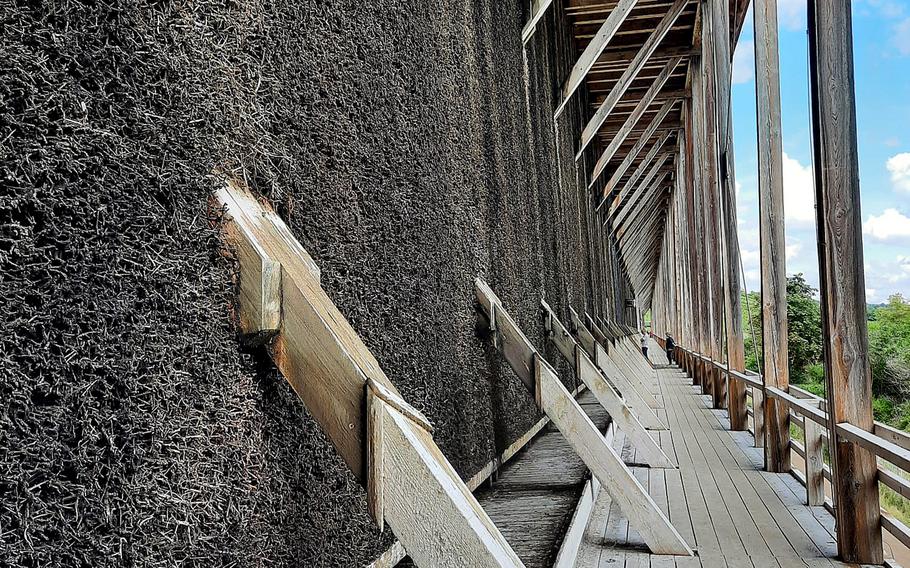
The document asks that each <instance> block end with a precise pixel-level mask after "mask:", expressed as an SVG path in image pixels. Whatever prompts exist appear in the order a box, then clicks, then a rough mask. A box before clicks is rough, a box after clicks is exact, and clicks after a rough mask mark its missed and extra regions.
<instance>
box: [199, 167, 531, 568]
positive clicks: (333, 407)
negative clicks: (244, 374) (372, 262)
mask: <svg viewBox="0 0 910 568" xmlns="http://www.w3.org/2000/svg"><path fill="white" fill-rule="evenodd" d="M214 199H215V201H216V204H217V205H218V206H219V207H222V208H223V209H224V211H225V220H226V222H225V226H224V239H225V242H226V244H227V246H228V247H229V248H230V249H231V250H233V251H235V252H236V256H237V260H238V261H239V280H240V282H239V284H240V290H241V293H240V298H239V302H238V303H239V306H238V307H239V311H240V314H239V315H240V317H239V319H240V325H241V331H242V332H244V333H253V334H261V333H263V332H268V333H269V334H271V339H270V340H269V341H268V342H267V343H268V350H269V353H270V355H271V357H272V359H273V361H274V362H275V365H276V366H277V367H278V370H279V371H281V374H282V375H283V376H284V378H285V379H286V380H287V381H288V383H289V384H290V385H291V387H293V389H294V391H295V392H296V393H297V395H298V396H299V397H300V398H301V400H302V401H303V403H304V405H305V406H306V407H307V410H308V411H309V412H310V414H311V415H312V416H313V417H314V418H315V419H316V421H317V422H318V423H319V425H320V427H321V428H322V430H323V432H325V434H326V435H327V436H328V438H329V439H330V440H331V441H332V444H333V445H334V446H335V449H336V450H337V451H338V454H339V455H340V456H341V458H342V459H343V460H344V461H345V463H346V464H347V465H348V467H349V468H350V469H351V471H352V472H353V473H354V475H355V476H356V477H357V479H358V480H359V481H360V482H361V483H362V484H363V485H365V486H366V489H367V502H368V503H367V505H368V509H369V511H370V513H371V515H372V516H373V518H374V520H375V521H376V523H377V524H378V525H379V527H380V528H383V526H384V524H385V523H388V525H389V526H390V527H391V528H392V530H393V531H394V532H395V535H396V536H397V537H398V538H399V540H400V541H401V543H402V544H403V545H404V548H405V549H406V550H407V552H408V554H410V555H411V557H412V558H414V560H415V561H416V562H417V564H419V565H422V566H456V565H458V566H465V565H467V566H507V567H520V566H523V564H522V562H521V560H519V558H518V557H517V556H516V555H515V553H514V552H513V551H512V549H511V547H510V546H509V544H508V543H507V542H506V540H505V539H504V538H503V536H502V534H500V532H499V531H498V530H497V528H496V527H495V526H494V525H493V522H492V521H491V520H490V518H489V517H488V516H487V514H486V513H485V512H484V510H483V509H482V508H481V507H480V504H479V503H478V502H477V500H476V499H475V498H474V496H473V495H472V494H471V492H470V490H468V488H467V487H466V486H465V484H464V482H462V480H461V478H460V477H459V476H458V473H457V472H456V471H455V469H454V468H453V467H452V465H451V464H450V463H449V462H448V460H446V458H445V456H444V455H443V454H442V452H441V451H440V450H439V448H438V447H437V446H436V443H435V442H434V441H433V438H432V427H431V426H430V423H429V421H428V420H427V419H426V418H425V417H424V416H423V415H422V414H421V413H420V412H419V411H417V410H415V409H414V408H412V407H411V406H410V405H409V404H408V403H407V402H405V401H404V399H403V398H402V397H401V394H400V393H399V392H398V390H397V389H396V388H395V386H394V385H393V384H392V382H391V381H390V380H389V379H388V377H387V376H386V375H385V373H384V372H383V371H382V369H381V368H380V366H379V363H378V362H377V361H376V359H375V358H374V357H373V355H372V354H371V353H370V351H369V349H368V348H367V347H366V345H364V343H363V341H362V340H361V339H360V337H359V336H358V335H357V333H356V332H355V331H354V329H353V327H351V325H350V323H348V321H347V320H346V319H345V318H344V316H343V315H342V314H341V312H340V311H339V310H338V308H337V306H335V304H334V303H333V302H332V300H331V299H330V298H329V297H328V295H326V293H325V291H324V290H323V289H322V287H321V286H320V283H319V270H318V268H316V265H315V263H314V262H313V261H312V259H311V258H310V256H309V255H308V254H307V253H306V251H305V250H304V249H303V247H302V246H301V245H300V243H299V242H298V241H297V240H296V239H295V238H294V237H293V235H292V234H291V232H290V230H289V229H288V228H287V226H286V225H285V224H284V223H283V222H282V220H281V219H280V218H279V217H278V215H276V214H275V213H274V212H273V211H272V210H271V209H270V208H268V207H266V206H264V205H263V204H262V203H260V202H259V201H258V200H257V199H256V198H255V197H253V195H252V194H251V193H249V192H248V191H247V190H246V189H244V188H242V187H241V186H240V185H239V184H238V183H234V182H228V183H227V184H226V186H225V187H223V188H222V189H220V190H219V191H218V192H217V194H216V196H215V197H214ZM276 281H278V283H277V284H276ZM257 290H258V292H257ZM257 293H260V294H261V297H259V298H257V297H256V294H257ZM386 481H388V482H386Z"/></svg>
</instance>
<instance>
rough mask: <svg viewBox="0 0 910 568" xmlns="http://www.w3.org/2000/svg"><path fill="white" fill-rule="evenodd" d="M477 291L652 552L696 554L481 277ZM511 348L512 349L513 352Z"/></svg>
mask: <svg viewBox="0 0 910 568" xmlns="http://www.w3.org/2000/svg"><path fill="white" fill-rule="evenodd" d="M474 289H475V293H476V296H477V300H478V302H479V303H480V306H481V309H482V310H483V311H484V313H485V314H487V315H488V316H489V315H490V314H491V312H492V310H491V309H490V306H492V305H494V304H495V305H496V308H495V317H496V322H497V323H496V325H497V327H498V328H499V329H500V331H502V332H503V348H502V352H503V355H504V356H505V357H506V360H507V361H508V362H509V363H510V365H511V366H512V368H513V370H515V372H516V373H517V374H518V375H519V377H521V376H522V375H523V374H526V372H527V370H530V371H531V374H530V378H531V385H532V386H531V387H529V390H531V391H532V392H533V393H534V396H535V399H536V400H537V401H538V404H539V405H540V408H541V410H543V412H545V413H546V414H547V416H549V417H550V419H551V420H552V421H553V423H554V424H555V425H556V427H557V428H558V429H559V431H560V432H561V433H562V435H563V436H564V437H565V438H566V440H567V441H568V442H569V444H570V445H571V446H572V448H573V449H574V450H575V453H576V454H578V456H579V457H580V458H581V459H582V461H584V463H585V465H587V466H588V469H590V470H591V473H592V474H593V475H594V476H595V477H596V478H597V479H598V480H599V481H600V482H601V483H602V484H603V486H604V488H605V489H606V490H607V492H608V493H609V494H610V496H611V497H612V498H613V500H614V502H615V503H617V504H618V505H619V507H620V509H621V510H622V512H623V514H624V515H625V516H626V517H627V518H628V519H629V522H630V524H631V525H632V526H634V527H635V529H636V530H638V531H639V533H640V534H641V535H642V538H643V539H644V541H645V543H646V544H647V545H648V547H649V548H650V549H651V551H652V552H654V553H655V554H679V555H688V556H691V555H692V550H691V549H690V548H689V546H688V545H687V544H686V542H685V541H684V540H683V538H682V537H681V536H680V535H679V533H678V532H677V531H676V529H675V528H673V525H672V524H670V521H669V519H667V517H666V515H664V514H663V512H662V511H661V510H660V508H659V507H658V506H657V505H656V504H655V503H654V501H653V500H652V499H651V496H650V495H648V492H647V491H646V490H645V489H644V487H642V486H641V484H640V483H639V482H638V481H637V480H636V479H635V476H634V475H632V472H631V471H630V470H629V468H628V467H626V465H625V464H624V463H623V461H622V459H621V458H620V457H619V456H618V455H617V454H616V452H615V451H614V450H613V449H612V448H611V447H610V446H609V444H607V442H606V440H605V438H604V437H603V436H602V435H601V433H600V432H599V431H598V430H597V427H596V426H595V425H594V423H593V422H591V419H590V418H589V417H588V415H587V414H585V412H584V410H583V409H582V408H581V406H580V405H579V404H578V401H576V400H575V398H574V397H573V396H572V394H571V393H570V392H569V391H568V390H567V389H566V388H565V386H563V384H562V382H560V380H559V377H558V376H557V374H556V371H554V370H553V368H552V367H551V366H550V364H549V363H547V361H546V360H544V359H543V357H541V356H540V354H539V353H538V352H537V349H536V348H535V347H534V346H533V345H532V344H531V342H530V341H529V340H528V338H527V337H526V336H525V335H524V333H522V332H521V329H519V327H518V325H517V324H516V323H515V321H514V320H512V318H511V317H510V316H509V314H508V312H506V310H505V308H503V306H502V303H501V302H500V300H499V298H497V297H496V294H494V293H493V291H492V290H491V289H490V287H489V286H488V285H487V283H486V282H484V281H483V280H482V279H481V278H477V279H476V280H475V281H474ZM505 330H509V331H508V332H506V331H505ZM506 346H508V347H509V352H508V353H507V352H506ZM516 364H517V365H518V367H517V368H516ZM526 384H527V383H526Z"/></svg>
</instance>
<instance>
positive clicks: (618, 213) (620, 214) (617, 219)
mask: <svg viewBox="0 0 910 568" xmlns="http://www.w3.org/2000/svg"><path fill="white" fill-rule="evenodd" d="M672 159H673V154H671V153H668V154H664V155H663V156H662V157H661V158H659V159H658V160H657V161H655V162H654V163H653V164H652V165H651V169H650V170H648V173H647V175H645V177H644V179H643V180H641V182H639V184H638V187H636V188H635V189H634V190H633V191H632V194H631V195H629V196H628V197H627V198H626V199H622V200H619V199H614V200H613V203H614V204H615V205H614V206H613V207H611V208H610V215H611V216H612V217H613V227H614V230H615V227H616V226H617V225H619V224H620V223H622V222H623V219H625V218H626V217H627V216H628V215H629V213H630V212H633V211H634V206H635V205H636V204H638V201H639V199H640V198H641V197H642V196H643V195H645V194H646V193H649V192H650V191H651V190H653V189H654V188H655V187H658V186H659V185H660V184H661V183H663V180H664V179H666V177H667V175H669V172H667V171H663V172H662V171H661V170H662V169H663V167H664V164H666V163H667V161H668V160H672Z"/></svg>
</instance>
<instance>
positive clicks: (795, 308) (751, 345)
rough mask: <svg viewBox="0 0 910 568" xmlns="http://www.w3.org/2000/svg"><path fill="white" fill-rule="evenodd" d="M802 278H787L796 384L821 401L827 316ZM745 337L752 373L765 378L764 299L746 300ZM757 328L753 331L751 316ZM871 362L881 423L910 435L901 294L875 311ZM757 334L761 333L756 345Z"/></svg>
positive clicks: (906, 311) (908, 331) (908, 338)
mask: <svg viewBox="0 0 910 568" xmlns="http://www.w3.org/2000/svg"><path fill="white" fill-rule="evenodd" d="M816 293H817V290H816V289H815V288H813V287H812V286H810V285H809V284H808V283H807V282H806V279H805V277H804V276H803V275H802V274H795V275H793V276H790V277H788V278H787V325H788V328H789V330H788V342H789V343H788V353H789V357H788V358H789V368H790V382H791V383H792V384H796V385H799V386H800V388H803V389H805V390H808V391H809V392H812V393H814V394H816V395H818V396H824V395H825V369H824V365H823V364H822V356H823V351H822V342H821V337H822V333H821V311H820V306H819V302H818V300H817V299H816V297H815V295H816ZM742 302H743V336H744V338H745V350H746V367H747V368H748V369H751V370H753V371H756V372H759V370H760V367H759V365H760V363H761V356H762V353H761V350H762V344H761V295H760V294H759V293H758V292H751V293H749V294H743V298H742ZM750 312H751V315H752V327H750V325H749V313H750ZM867 313H868V318H869V359H870V366H871V368H872V392H873V394H874V395H875V399H874V400H873V403H872V410H873V413H874V414H875V419H876V420H880V421H882V422H885V423H888V424H891V425H892V426H895V427H898V428H901V429H904V430H908V429H910V302H908V301H907V300H906V299H904V298H903V296H901V295H900V294H895V295H894V296H891V297H890V298H889V299H888V303H887V304H883V305H880V306H869V308H868V311H867ZM752 328H754V331H755V339H754V341H753V337H752Z"/></svg>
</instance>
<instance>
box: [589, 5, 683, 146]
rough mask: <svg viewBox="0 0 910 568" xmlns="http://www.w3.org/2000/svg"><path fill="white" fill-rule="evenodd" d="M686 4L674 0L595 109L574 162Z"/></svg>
mask: <svg viewBox="0 0 910 568" xmlns="http://www.w3.org/2000/svg"><path fill="white" fill-rule="evenodd" d="M687 3H688V0H676V1H675V2H673V5H672V6H670V9H669V10H668V11H667V13H666V15H665V16H664V18H663V19H662V20H661V21H660V23H659V24H658V25H657V27H656V28H655V29H654V31H653V32H652V33H651V35H650V36H649V37H648V39H647V40H646V41H645V43H644V45H642V47H641V49H640V50H639V51H638V53H637V54H636V55H635V58H634V59H633V60H632V61H631V62H630V63H629V66H628V67H627V68H626V70H625V71H624V72H623V74H622V76H621V77H620V78H619V80H618V81H617V82H616V85H615V86H614V87H613V89H612V90H611V91H610V94H609V95H607V98H606V99H605V100H604V102H603V104H602V105H600V108H598V109H597V112H595V113H594V116H593V117H591V120H589V121H588V124H587V125H586V126H585V128H584V130H583V131H582V134H581V142H580V143H579V149H578V153H577V154H576V156H575V160H576V161H577V160H579V159H581V155H582V154H583V153H584V151H585V149H586V148H587V147H588V145H589V144H590V143H591V141H592V140H593V139H594V136H595V134H596V133H597V131H598V130H600V126H601V125H602V124H603V123H604V121H605V120H607V117H608V116H610V113H611V112H612V111H613V107H614V106H616V103H617V102H619V99H620V98H622V95H623V94H624V93H625V92H626V89H628V88H629V85H630V84H631V83H632V81H633V80H634V79H635V77H636V76H637V75H638V73H639V72H640V71H641V68H642V67H643V66H644V65H645V63H646V62H647V61H648V58H649V57H651V54H653V53H654V51H656V50H657V46H658V45H660V42H661V40H663V38H664V36H665V35H666V34H667V32H668V31H670V27H671V26H672V25H673V22H675V21H676V18H678V17H679V15H680V14H681V13H682V11H683V8H685V7H686V4H687Z"/></svg>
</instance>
